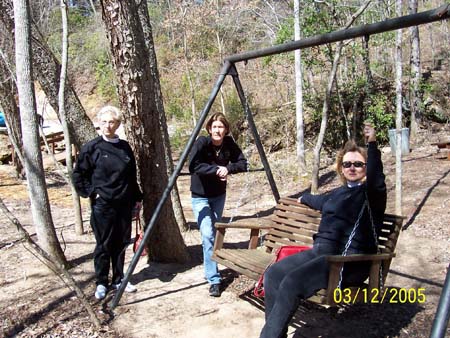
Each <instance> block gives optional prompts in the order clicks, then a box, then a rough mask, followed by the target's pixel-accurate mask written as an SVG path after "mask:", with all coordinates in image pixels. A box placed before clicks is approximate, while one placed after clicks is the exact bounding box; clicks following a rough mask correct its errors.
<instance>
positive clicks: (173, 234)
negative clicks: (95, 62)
mask: <svg viewBox="0 0 450 338" xmlns="http://www.w3.org/2000/svg"><path fill="white" fill-rule="evenodd" d="M101 6H102V18H103V21H104V23H105V26H106V31H107V34H108V39H109V41H110V49H111V54H112V56H113V65H114V69H115V72H116V75H117V78H118V83H119V86H118V93H119V100H120V105H121V108H122V111H123V117H124V119H123V120H124V127H125V132H126V134H127V139H128V142H129V143H130V145H131V147H132V148H133V150H134V151H135V154H136V160H137V164H138V171H139V177H140V182H141V186H142V190H143V193H144V201H143V202H144V203H143V205H144V218H145V221H146V222H149V220H150V218H151V215H152V213H153V212H154V209H155V207H156V205H157V204H158V201H159V199H160V196H161V195H162V193H163V191H164V189H165V187H166V186H167V183H168V176H167V172H168V169H167V162H166V150H165V147H164V145H165V143H164V129H167V128H166V127H167V126H166V125H165V124H162V123H165V120H163V121H162V115H163V114H164V111H163V102H162V95H161V92H160V90H159V88H160V86H159V74H158V72H157V67H156V59H155V60H154V61H155V64H154V65H153V66H152V65H151V64H150V61H149V60H150V57H151V53H150V51H149V48H147V46H146V43H145V37H144V32H143V27H142V25H141V22H140V20H139V14H138V9H137V6H136V4H135V2H134V1H119V0H102V1H101ZM152 45H153V44H152ZM148 246H149V248H150V253H149V255H150V259H152V260H155V261H162V262H186V261H187V259H188V258H189V255H188V252H187V249H186V246H185V244H184V241H183V238H182V236H181V233H180V230H179V228H178V225H177V222H176V219H175V216H174V213H173V209H172V203H171V201H167V202H166V204H165V205H164V207H163V209H162V212H161V214H160V216H159V220H158V221H157V222H156V224H155V227H154V228H153V231H152V235H151V236H150V241H149V243H148Z"/></svg>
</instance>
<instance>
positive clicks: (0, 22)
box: [0, 0, 98, 149]
mask: <svg viewBox="0 0 450 338" xmlns="http://www.w3.org/2000/svg"><path fill="white" fill-rule="evenodd" d="M0 26H3V27H1V29H2V31H3V30H4V31H6V32H8V34H7V35H6V36H7V37H10V38H11V39H14V32H15V31H14V15H13V12H12V2H11V0H0ZM31 34H32V38H31V46H32V57H33V75H34V77H35V80H37V81H38V82H39V84H40V86H41V88H42V90H43V91H44V93H45V95H46V96H47V99H48V100H49V103H50V105H51V106H52V108H53V109H54V110H55V111H58V91H59V86H58V84H59V75H60V69H61V65H60V64H59V62H58V60H57V59H56V58H55V56H54V55H53V54H52V52H51V51H50V49H49V48H48V47H47V46H46V44H45V42H44V39H43V38H42V36H41V35H40V33H39V31H38V30H37V28H36V27H35V26H34V25H33V26H32V32H31ZM5 53H9V51H5ZM8 58H10V59H14V56H10V55H8ZM65 96H66V100H65V102H64V110H65V112H66V118H67V123H68V126H69V130H70V135H71V137H72V140H73V143H74V144H75V145H76V146H77V148H78V149H80V147H81V146H82V145H83V144H84V143H86V142H88V141H90V140H92V139H93V138H95V137H96V136H97V135H98V134H97V132H96V131H95V128H94V125H93V124H92V121H91V119H90V118H89V117H88V116H87V115H86V112H85V110H84V108H83V106H82V105H81V102H80V100H79V99H78V96H77V95H76V93H75V91H74V90H73V88H72V86H66V88H65Z"/></svg>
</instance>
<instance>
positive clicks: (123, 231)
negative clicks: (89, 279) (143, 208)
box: [91, 197, 132, 286]
mask: <svg viewBox="0 0 450 338" xmlns="http://www.w3.org/2000/svg"><path fill="white" fill-rule="evenodd" d="M91 208H92V211H91V226H92V229H93V231H94V235H95V241H96V245H95V249H94V268H95V277H96V284H97V285H99V284H102V285H105V286H107V285H108V275H109V267H110V265H112V283H113V284H117V283H120V282H121V280H122V278H123V276H124V273H123V267H124V263H125V249H126V247H127V245H128V244H129V243H130V238H131V210H132V203H131V201H120V202H109V201H106V200H104V199H103V198H101V197H98V198H96V199H93V200H91Z"/></svg>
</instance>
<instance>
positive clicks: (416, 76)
mask: <svg viewBox="0 0 450 338" xmlns="http://www.w3.org/2000/svg"><path fill="white" fill-rule="evenodd" d="M408 5H409V14H416V13H417V7H418V4H417V0H409V3H408ZM410 32H411V58H410V65H411V87H410V93H411V95H410V105H411V125H410V140H411V142H412V143H414V142H415V141H416V135H417V131H418V127H419V126H418V121H419V120H420V103H421V101H422V97H421V92H420V77H421V74H420V37H419V27H417V26H413V27H411V28H410Z"/></svg>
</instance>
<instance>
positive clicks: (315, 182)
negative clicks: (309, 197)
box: [311, 0, 371, 194]
mask: <svg viewBox="0 0 450 338" xmlns="http://www.w3.org/2000/svg"><path fill="white" fill-rule="evenodd" d="M370 2H371V0H369V1H366V3H364V4H363V5H362V6H361V7H360V8H359V9H358V11H357V12H356V13H355V14H353V15H352V16H351V18H350V19H349V21H348V22H347V24H346V25H345V28H348V27H350V26H351V25H352V24H353V22H354V21H355V20H356V18H357V17H358V16H360V15H361V14H362V13H363V12H364V10H365V9H366V8H367V6H369V4H370ZM342 47H343V42H342V41H339V42H338V43H337V45H336V51H335V53H334V58H333V65H332V67H331V71H330V74H329V76H328V83H327V89H326V91H325V99H324V102H323V107H322V121H321V123H320V131H319V136H318V137H317V143H316V146H315V147H314V162H313V168H312V173H311V176H312V178H311V192H312V193H313V194H316V193H317V191H318V189H319V169H320V152H321V150H322V144H323V140H324V138H325V131H326V128H327V122H328V109H329V106H330V99H331V91H332V89H333V83H334V80H335V78H336V72H337V68H338V65H339V60H340V58H341V51H342Z"/></svg>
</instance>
